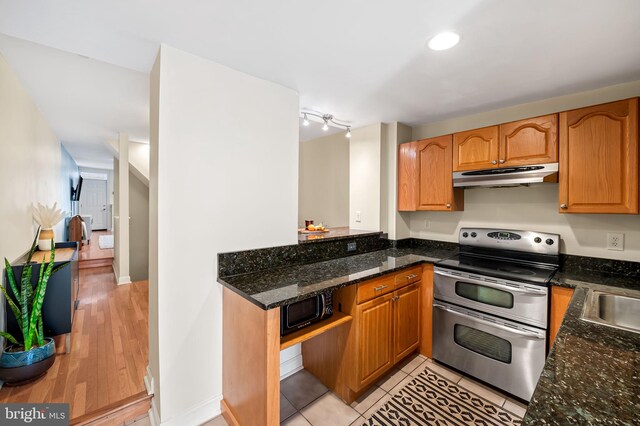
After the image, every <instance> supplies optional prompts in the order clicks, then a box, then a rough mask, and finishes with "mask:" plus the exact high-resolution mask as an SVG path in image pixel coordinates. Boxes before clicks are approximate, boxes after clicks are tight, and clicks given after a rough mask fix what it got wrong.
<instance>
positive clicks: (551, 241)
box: [545, 238, 553, 246]
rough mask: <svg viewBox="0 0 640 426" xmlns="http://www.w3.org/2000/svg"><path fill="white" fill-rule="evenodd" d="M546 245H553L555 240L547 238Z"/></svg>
mask: <svg viewBox="0 0 640 426" xmlns="http://www.w3.org/2000/svg"><path fill="white" fill-rule="evenodd" d="M545 243H547V245H548V246H551V245H553V240H552V239H551V238H547V241H545Z"/></svg>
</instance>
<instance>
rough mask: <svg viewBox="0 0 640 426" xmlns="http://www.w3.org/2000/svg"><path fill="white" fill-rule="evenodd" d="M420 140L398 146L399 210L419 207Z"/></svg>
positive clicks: (412, 209)
mask: <svg viewBox="0 0 640 426" xmlns="http://www.w3.org/2000/svg"><path fill="white" fill-rule="evenodd" d="M417 154H418V142H408V143H403V144H400V146H399V147H398V211H415V210H416V208H417V207H418V186H419V178H418V158H417Z"/></svg>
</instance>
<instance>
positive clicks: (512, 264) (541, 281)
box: [433, 228, 560, 401]
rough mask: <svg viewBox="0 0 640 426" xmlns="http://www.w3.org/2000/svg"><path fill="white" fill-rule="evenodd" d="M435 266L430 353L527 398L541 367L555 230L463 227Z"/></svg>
mask: <svg viewBox="0 0 640 426" xmlns="http://www.w3.org/2000/svg"><path fill="white" fill-rule="evenodd" d="M459 242H460V250H459V253H458V254H457V255H455V256H453V257H450V258H448V259H445V260H442V261H440V262H438V263H436V265H435V269H434V301H433V308H434V309H433V358H434V359H435V360H437V361H439V362H442V363H443V364H447V365H449V366H451V367H454V368H456V369H458V370H460V371H462V372H464V373H467V374H469V375H470V376H473V377H476V378H478V379H480V380H483V381H485V382H487V383H489V384H492V385H494V386H496V387H497V388H500V389H502V390H504V391H506V392H508V393H510V394H512V395H515V396H517V397H519V398H522V399H524V400H527V401H529V400H530V399H531V395H532V394H533V391H534V389H535V387H536V383H537V382H538V378H539V377H540V373H541V372H542V368H543V367H544V362H545V356H546V347H547V344H546V341H547V322H548V320H547V318H548V306H549V297H548V294H549V288H548V284H549V280H550V279H551V277H552V276H553V274H554V273H555V272H556V271H557V269H558V265H559V246H560V236H559V235H557V234H546V233H541V232H530V231H514V230H501V229H488V228H462V229H460V235H459Z"/></svg>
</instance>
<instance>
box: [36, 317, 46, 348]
mask: <svg viewBox="0 0 640 426" xmlns="http://www.w3.org/2000/svg"><path fill="white" fill-rule="evenodd" d="M36 339H37V340H38V346H44V329H43V327H42V314H40V316H38V331H37V332H36Z"/></svg>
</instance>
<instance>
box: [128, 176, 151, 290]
mask: <svg viewBox="0 0 640 426" xmlns="http://www.w3.org/2000/svg"><path fill="white" fill-rule="evenodd" d="M129 216H131V220H130V223H129V225H130V227H129V276H130V277H131V281H132V282H135V281H142V280H146V279H148V278H149V187H148V186H147V185H145V184H144V182H142V181H141V180H140V179H139V178H138V176H137V175H136V174H135V173H133V171H131V170H130V171H129Z"/></svg>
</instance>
